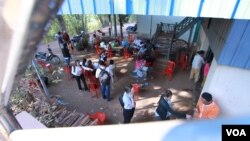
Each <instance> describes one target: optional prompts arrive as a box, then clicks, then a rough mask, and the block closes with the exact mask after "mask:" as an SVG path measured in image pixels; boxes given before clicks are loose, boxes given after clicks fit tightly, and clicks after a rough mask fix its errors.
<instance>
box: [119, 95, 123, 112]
mask: <svg viewBox="0 0 250 141" xmlns="http://www.w3.org/2000/svg"><path fill="white" fill-rule="evenodd" d="M119 102H120V105H121V106H122V109H124V102H123V94H122V95H120V96H119Z"/></svg>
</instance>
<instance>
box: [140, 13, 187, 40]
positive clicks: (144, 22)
mask: <svg viewBox="0 0 250 141" xmlns="http://www.w3.org/2000/svg"><path fill="white" fill-rule="evenodd" d="M151 18H152V31H151V36H153V34H154V33H155V30H156V27H157V24H160V22H163V23H170V24H174V23H178V22H180V21H181V20H182V19H183V18H184V17H167V16H144V15H139V16H137V25H138V27H137V28H138V29H137V32H138V35H142V36H147V37H149V36H150V25H151Z"/></svg>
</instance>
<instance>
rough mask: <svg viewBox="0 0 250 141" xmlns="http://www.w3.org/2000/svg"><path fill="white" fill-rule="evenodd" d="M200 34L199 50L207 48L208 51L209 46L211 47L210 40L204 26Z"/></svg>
mask: <svg viewBox="0 0 250 141" xmlns="http://www.w3.org/2000/svg"><path fill="white" fill-rule="evenodd" d="M199 34H200V36H199V41H198V42H199V46H200V48H199V50H205V51H207V50H208V47H209V41H208V38H207V35H206V34H205V32H204V30H203V28H200V33H199Z"/></svg>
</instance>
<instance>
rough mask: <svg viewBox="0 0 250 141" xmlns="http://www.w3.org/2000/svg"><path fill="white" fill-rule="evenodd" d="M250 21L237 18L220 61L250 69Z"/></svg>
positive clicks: (224, 63) (220, 62)
mask: <svg viewBox="0 0 250 141" xmlns="http://www.w3.org/2000/svg"><path fill="white" fill-rule="evenodd" d="M249 46H250V22H249V20H235V21H234V22H233V24H232V28H231V31H230V33H229V34H228V37H227V38H226V42H225V45H224V47H223V50H222V52H221V55H220V57H219V60H218V63H219V64H223V65H228V66H233V67H239V68H244V69H249V70H250V47H249Z"/></svg>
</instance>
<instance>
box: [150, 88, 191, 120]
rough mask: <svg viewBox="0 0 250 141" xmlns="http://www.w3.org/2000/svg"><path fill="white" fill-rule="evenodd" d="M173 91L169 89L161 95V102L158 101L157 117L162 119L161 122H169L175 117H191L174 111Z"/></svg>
mask: <svg viewBox="0 0 250 141" xmlns="http://www.w3.org/2000/svg"><path fill="white" fill-rule="evenodd" d="M172 95H173V94H172V91H171V90H169V89H167V90H165V92H164V93H163V94H162V95H161V97H160V100H159V101H158V107H157V108H156V111H155V115H156V116H157V117H160V119H161V120H169V119H170V117H171V116H175V117H177V118H186V117H189V115H186V114H184V113H180V112H176V111H174V110H173V109H172V102H171V98H172Z"/></svg>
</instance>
